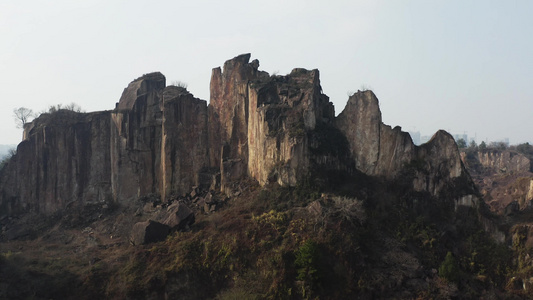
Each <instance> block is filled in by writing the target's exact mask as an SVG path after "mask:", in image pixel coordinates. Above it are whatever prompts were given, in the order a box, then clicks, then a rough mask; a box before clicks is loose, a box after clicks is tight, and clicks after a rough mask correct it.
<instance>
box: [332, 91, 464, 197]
mask: <svg viewBox="0 0 533 300" xmlns="http://www.w3.org/2000/svg"><path fill="white" fill-rule="evenodd" d="M335 123H336V125H337V127H338V128H339V129H340V131H341V132H343V134H344V135H345V136H346V138H347V139H348V142H349V144H350V151H351V153H352V157H353V159H354V160H355V166H356V168H357V169H358V170H360V171H361V172H363V173H365V174H368V175H372V176H382V177H385V178H388V179H390V180H394V179H398V178H399V177H405V176H406V174H407V173H409V175H410V177H409V178H407V179H410V180H412V186H413V187H414V189H415V190H417V191H421V192H422V191H425V192H429V193H430V194H431V195H433V196H438V195H439V194H440V192H441V191H443V190H444V189H447V188H449V187H450V184H451V183H452V182H453V181H454V180H456V179H457V178H460V177H464V178H465V179H466V180H469V176H468V175H467V174H466V170H465V168H464V166H463V165H462V162H461V157H460V154H459V151H458V149H457V145H456V144H455V141H454V139H453V137H452V136H451V135H449V134H448V133H446V132H444V131H439V132H437V133H436V134H435V135H434V136H433V138H432V139H431V140H430V141H429V142H428V143H426V144H424V145H422V146H420V147H417V146H415V145H414V144H413V142H412V140H411V137H410V136H409V134H408V133H406V132H403V131H401V128H400V127H395V128H391V127H390V126H388V125H385V124H383V122H382V120H381V111H380V109H379V101H378V99H377V97H376V96H375V95H374V93H373V92H372V91H359V92H357V93H355V94H353V95H352V96H351V97H350V98H349V99H348V103H347V104H346V107H345V108H344V110H343V111H342V112H341V113H340V114H339V116H338V117H337V118H336V120H335ZM402 179H403V180H405V178H402ZM468 185H471V186H472V190H473V183H472V182H471V181H470V182H468ZM458 196H461V195H458ZM458 199H459V198H458ZM458 201H459V200H458Z"/></svg>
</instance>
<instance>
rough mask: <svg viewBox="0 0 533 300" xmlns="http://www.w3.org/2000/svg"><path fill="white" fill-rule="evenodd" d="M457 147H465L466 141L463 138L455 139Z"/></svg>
mask: <svg viewBox="0 0 533 300" xmlns="http://www.w3.org/2000/svg"><path fill="white" fill-rule="evenodd" d="M457 147H459V149H464V148H466V141H465V140H464V139H458V140H457Z"/></svg>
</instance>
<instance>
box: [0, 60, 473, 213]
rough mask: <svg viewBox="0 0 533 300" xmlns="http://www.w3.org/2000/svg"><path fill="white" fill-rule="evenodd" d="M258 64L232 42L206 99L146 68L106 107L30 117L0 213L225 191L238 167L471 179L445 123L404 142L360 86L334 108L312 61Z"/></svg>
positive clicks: (277, 173)
mask: <svg viewBox="0 0 533 300" xmlns="http://www.w3.org/2000/svg"><path fill="white" fill-rule="evenodd" d="M258 68H259V62H258V61H257V60H253V61H251V62H250V54H244V55H240V56H237V57H235V58H233V59H231V60H228V61H226V62H225V64H224V66H223V69H221V68H215V69H213V71H212V77H211V102H210V104H209V106H208V105H207V103H206V101H204V100H200V99H197V98H194V96H193V95H192V94H190V93H189V92H188V91H186V89H184V88H180V87H166V82H165V81H166V80H165V77H164V76H163V75H162V74H161V73H151V74H147V75H144V76H142V77H140V78H138V79H136V80H134V81H133V82H131V83H130V84H129V85H128V87H127V88H126V89H125V90H124V92H123V94H122V96H121V98H120V101H119V102H118V103H117V106H116V108H115V109H114V110H113V111H108V112H99V113H90V114H78V113H74V112H67V111H60V112H59V113H56V114H52V115H50V116H48V117H46V116H42V117H40V118H38V119H37V120H36V121H35V122H34V123H32V124H31V126H28V127H27V128H26V130H25V138H26V139H25V141H24V142H23V143H21V144H20V145H19V150H18V154H17V155H16V156H15V157H14V158H13V160H12V161H11V162H10V163H9V164H8V165H7V167H6V168H4V169H3V170H2V171H1V174H0V190H1V194H0V197H1V198H0V205H1V206H0V207H1V209H2V214H10V213H12V212H15V211H35V212H44V213H51V212H54V211H57V210H60V209H64V208H66V207H67V206H68V205H69V203H72V202H74V203H89V202H101V201H116V202H120V203H128V202H129V201H131V200H133V199H137V198H138V197H141V196H145V195H149V194H155V195H160V196H161V198H162V199H163V200H165V199H166V198H167V197H169V196H170V195H172V194H178V195H179V194H184V193H187V192H189V191H190V190H191V189H192V187H193V186H198V185H201V184H204V183H205V182H204V181H208V184H207V185H208V186H209V188H214V187H215V186H216V185H217V182H218V183H220V187H221V188H222V190H223V191H226V192H228V191H230V190H231V188H232V184H233V183H236V182H238V181H239V180H241V179H243V178H245V177H248V176H249V177H251V178H253V179H255V180H257V181H258V182H259V183H260V184H266V183H268V182H273V181H276V182H278V183H279V184H281V185H288V186H295V185H298V184H299V183H301V182H302V180H306V179H309V178H310V177H312V178H313V179H314V180H315V183H316V182H321V183H324V184H326V185H327V184H329V183H332V181H334V180H337V178H343V176H344V178H350V176H351V174H353V173H354V172H362V173H364V174H366V175H369V176H378V177H382V178H385V179H386V180H398V179H405V178H407V179H408V180H410V184H411V185H412V187H413V188H414V189H415V190H416V191H421V192H428V193H430V194H431V195H433V196H438V195H440V194H441V193H442V192H443V191H449V190H450V189H451V188H453V187H454V185H455V187H456V181H457V180H461V178H463V179H464V181H465V182H466V184H465V185H467V186H468V185H469V184H470V183H471V182H470V181H469V177H468V176H467V175H466V173H465V170H464V168H463V166H462V164H461V160H460V157H459V152H458V151H457V146H456V145H455V142H454V141H453V139H452V138H451V136H450V135H449V134H447V133H445V132H438V133H437V134H436V135H435V136H434V137H433V139H432V140H431V141H430V142H428V143H427V144H425V145H423V146H421V147H416V146H415V145H414V144H413V143H412V141H411V139H410V137H409V135H408V134H407V133H405V132H402V131H401V129H400V128H399V127H395V128H391V127H390V126H388V125H385V124H383V122H382V120H381V112H380V110H379V102H378V99H377V98H376V96H375V95H374V94H373V93H372V92H371V91H365V92H358V93H356V94H354V95H352V96H351V97H350V99H349V100H348V103H347V105H346V108H345V109H344V110H343V112H342V113H341V114H340V115H339V116H338V117H337V118H335V113H334V108H333V104H332V103H331V102H330V101H329V98H328V97H327V96H326V95H324V94H323V93H322V88H321V85H320V78H319V72H318V70H305V69H294V70H293V71H292V72H291V73H290V74H288V75H285V76H269V75H268V74H267V73H266V72H263V71H260V70H259V69H258ZM217 173H220V181H217V180H216V178H217ZM345 175H346V176H345ZM205 179H207V180H205ZM456 190H460V191H459V192H457V193H455V194H453V195H452V197H456V198H457V203H459V204H460V205H465V204H464V203H467V204H468V205H475V202H476V199H475V198H474V197H466V198H465V196H468V193H471V192H472V189H470V190H469V189H468V188H464V189H456Z"/></svg>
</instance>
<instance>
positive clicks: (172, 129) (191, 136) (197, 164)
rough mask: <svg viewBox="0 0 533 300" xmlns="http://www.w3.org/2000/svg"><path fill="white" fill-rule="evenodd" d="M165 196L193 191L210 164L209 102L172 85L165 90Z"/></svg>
mask: <svg viewBox="0 0 533 300" xmlns="http://www.w3.org/2000/svg"><path fill="white" fill-rule="evenodd" d="M163 100H164V101H163V126H162V128H163V134H162V141H161V143H162V146H161V174H162V186H161V197H162V198H163V199H165V198H166V197H167V196H168V195H170V194H180V193H185V192H189V191H190V190H191V188H192V187H193V186H198V185H199V184H200V180H199V174H200V171H202V169H204V168H206V167H208V165H209V161H208V159H207V157H208V145H207V103H206V101H204V100H200V99H197V98H194V97H193V95H192V94H190V93H189V92H187V90H185V89H183V88H179V87H174V86H169V87H167V88H166V89H165V90H164V92H163Z"/></svg>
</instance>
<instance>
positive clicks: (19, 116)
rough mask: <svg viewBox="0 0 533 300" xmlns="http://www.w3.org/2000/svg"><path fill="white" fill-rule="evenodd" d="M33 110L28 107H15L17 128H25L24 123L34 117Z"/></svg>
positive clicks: (14, 114) (14, 113)
mask: <svg viewBox="0 0 533 300" xmlns="http://www.w3.org/2000/svg"><path fill="white" fill-rule="evenodd" d="M33 116H34V115H33V110H31V109H29V108H26V107H19V108H15V109H13V117H14V118H15V123H16V124H17V128H24V125H25V124H26V123H28V122H29V121H30V119H32V118H33Z"/></svg>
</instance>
